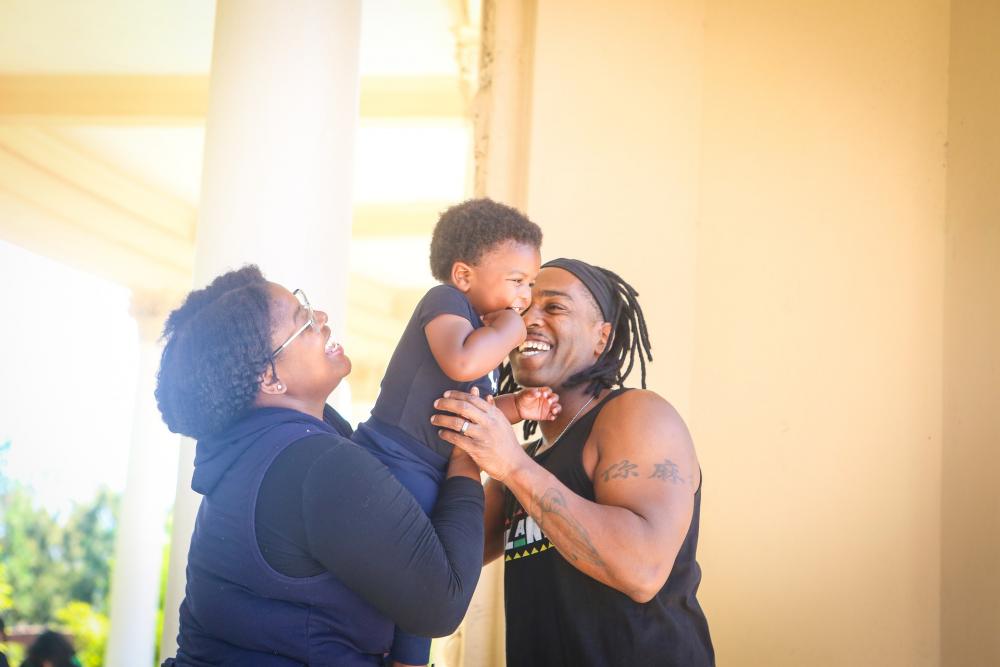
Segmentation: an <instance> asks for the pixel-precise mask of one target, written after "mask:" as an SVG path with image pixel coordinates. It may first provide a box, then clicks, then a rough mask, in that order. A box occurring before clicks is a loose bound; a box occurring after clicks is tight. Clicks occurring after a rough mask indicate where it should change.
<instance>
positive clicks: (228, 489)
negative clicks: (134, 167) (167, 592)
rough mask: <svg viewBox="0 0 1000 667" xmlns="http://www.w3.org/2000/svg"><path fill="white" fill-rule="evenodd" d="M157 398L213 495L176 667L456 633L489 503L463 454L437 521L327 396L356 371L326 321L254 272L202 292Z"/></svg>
mask: <svg viewBox="0 0 1000 667" xmlns="http://www.w3.org/2000/svg"><path fill="white" fill-rule="evenodd" d="M164 338H165V340H166V346H165V347H164V350H163V358H162V360H161V364H160V373H159V378H158V384H157V388H156V398H157V402H158V404H159V407H160V411H161V413H162V414H163V419H164V421H165V422H166V424H167V426H168V427H169V428H170V430H171V431H174V432H175V433H182V434H184V435H187V436H190V437H192V438H196V439H197V440H198V445H197V453H196V456H195V471H194V476H193V478H192V481H191V485H192V487H193V488H194V490H195V491H197V492H199V493H201V494H202V495H203V496H204V498H203V500H202V504H201V508H200V509H199V512H198V519H197V522H196V524H195V530H194V535H193V537H192V540H191V549H190V552H189V555H188V568H187V589H186V593H185V599H184V601H183V603H182V604H181V608H180V632H179V634H178V652H177V659H176V664H177V666H178V667H181V666H188V665H191V666H197V667H200V666H201V665H234V666H235V665H240V666H241V667H246V666H249V667H256V666H268V667H270V666H275V667H278V666H281V667H285V666H292V665H373V664H374V665H379V664H383V660H384V656H385V654H386V652H387V651H388V649H389V646H390V644H391V643H392V634H393V624H394V623H395V624H396V625H398V626H400V627H401V628H403V629H404V630H406V631H408V632H411V633H413V634H416V635H422V636H442V635H446V634H448V633H450V632H452V631H453V630H454V629H455V627H457V625H458V623H459V622H460V621H461V619H462V617H463V616H464V614H465V610H466V609H467V607H468V604H469V601H470V598H471V596H472V592H473V590H474V589H475V586H476V582H477V580H478V578H479V571H480V566H481V559H482V548H483V527H482V512H483V491H482V487H481V485H480V481H479V470H478V468H477V467H476V466H475V465H474V464H473V463H472V462H471V460H470V459H469V458H468V457H467V456H463V455H461V454H460V453H457V454H456V455H454V456H453V457H452V459H451V463H450V467H449V470H448V478H447V479H446V481H445V483H444V485H443V486H442V487H441V493H440V496H439V498H438V501H437V504H436V506H435V509H434V511H433V512H432V513H431V515H430V517H429V518H428V517H427V516H426V515H425V514H424V513H423V512H422V511H421V509H420V506H419V505H418V504H417V502H416V501H415V500H414V498H413V497H412V496H411V495H410V494H409V493H408V492H407V491H406V490H405V489H404V488H403V487H402V486H400V484H399V482H397V481H396V479H395V478H394V477H393V476H392V474H391V473H390V472H389V471H388V469H387V468H386V467H385V466H384V465H382V464H381V463H379V462H378V461H377V460H376V459H375V458H374V457H372V456H371V455H370V454H369V453H368V452H366V451H364V450H363V449H361V448H359V447H358V446H356V445H354V444H353V443H352V442H350V441H349V440H348V439H347V437H348V436H349V435H350V434H351V428H350V426H349V425H348V424H347V422H345V421H344V419H343V418H342V417H340V415H338V414H337V413H336V412H335V411H334V410H333V409H332V408H330V407H329V406H328V405H326V398H327V397H328V396H329V395H330V392H332V391H333V389H334V388H335V387H336V386H337V385H338V384H339V383H340V381H341V380H342V379H343V378H344V377H345V376H346V375H347V374H348V373H350V371H351V362H350V360H349V359H348V358H347V356H346V355H345V354H344V351H343V349H342V348H341V347H340V345H338V344H336V343H332V342H331V341H330V328H329V327H328V326H327V316H326V314H325V313H323V312H322V311H318V310H313V309H312V307H311V305H310V304H309V301H308V299H307V298H306V296H305V294H303V293H302V292H301V291H300V290H296V291H295V292H294V293H293V292H289V291H288V290H287V289H285V288H284V287H282V286H280V285H277V284H274V283H269V282H267V281H266V280H265V279H264V277H263V276H262V275H261V273H260V271H259V269H257V267H255V266H248V267H245V268H243V269H240V270H239V271H233V272H230V273H226V274H224V275H222V276H219V277H218V278H216V279H215V280H214V281H213V282H212V284H211V285H209V286H208V287H207V288H205V289H202V290H198V291H195V292H192V293H191V294H190V295H189V296H188V297H187V299H186V301H185V302H184V305H182V306H181V307H180V308H179V309H177V310H175V311H174V312H173V313H171V315H170V317H169V319H168V320H167V324H166V328H165V331H164Z"/></svg>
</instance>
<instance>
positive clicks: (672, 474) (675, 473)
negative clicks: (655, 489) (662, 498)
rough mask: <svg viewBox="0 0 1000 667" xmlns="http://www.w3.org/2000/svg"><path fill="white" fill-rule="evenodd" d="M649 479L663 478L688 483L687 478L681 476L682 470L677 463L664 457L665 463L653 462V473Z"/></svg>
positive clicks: (677, 482)
mask: <svg viewBox="0 0 1000 667" xmlns="http://www.w3.org/2000/svg"><path fill="white" fill-rule="evenodd" d="M649 479H662V480H663V481H665V482H671V483H673V484H686V483H687V480H686V479H684V478H683V477H682V476H681V470H680V468H679V467H677V464H676V463H674V462H673V461H671V460H670V459H664V460H663V463H654V464H653V474H652V475H650V476H649Z"/></svg>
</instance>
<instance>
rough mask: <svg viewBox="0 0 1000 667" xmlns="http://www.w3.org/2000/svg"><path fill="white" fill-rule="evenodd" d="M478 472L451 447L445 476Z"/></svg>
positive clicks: (474, 476) (474, 475)
mask: <svg viewBox="0 0 1000 667" xmlns="http://www.w3.org/2000/svg"><path fill="white" fill-rule="evenodd" d="M479 473H480V470H479V466H477V465H476V462H475V461H473V460H472V457H471V456H469V455H468V454H466V453H465V452H464V451H463V450H462V449H461V448H459V447H454V448H452V450H451V459H450V460H449V461H448V473H447V475H446V477H469V478H471V479H474V480H476V481H477V482H479V481H482V480H481V478H480V476H479ZM400 664H402V663H400Z"/></svg>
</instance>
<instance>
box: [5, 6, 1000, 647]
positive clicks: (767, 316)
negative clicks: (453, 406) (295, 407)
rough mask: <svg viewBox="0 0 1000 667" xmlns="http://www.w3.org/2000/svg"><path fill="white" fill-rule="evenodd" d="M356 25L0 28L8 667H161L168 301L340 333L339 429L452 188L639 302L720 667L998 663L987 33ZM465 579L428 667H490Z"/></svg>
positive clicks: (409, 300) (480, 12) (423, 261)
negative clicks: (696, 512)
mask: <svg viewBox="0 0 1000 667" xmlns="http://www.w3.org/2000/svg"><path fill="white" fill-rule="evenodd" d="M358 1H360V3H361V7H362V16H361V19H360V27H358V26H359V23H358V22H356V21H355V20H354V18H355V17H354V15H353V14H352V15H351V17H350V20H341V19H342V18H343V17H342V16H339V15H335V14H333V12H336V11H341V8H345V7H346V8H349V9H350V8H353V7H355V6H356V4H355V3H353V2H351V0H343V2H341V1H339V0H338V1H337V2H329V3H326V2H322V1H313V2H304V1H303V2H295V3H277V2H268V0H225V1H223V0H219V1H218V2H217V3H213V2H209V1H206V0H93V1H91V2H86V3H83V2H63V1H57V0H0V313H2V315H0V351H2V352H0V354H2V357H0V359H2V365H0V379H2V382H0V484H2V488H0V493H2V501H3V504H2V506H0V509H2V514H3V516H2V521H0V525H2V534H0V549H2V551H3V553H0V610H6V611H3V613H4V617H5V618H6V620H7V621H8V624H9V627H10V626H12V627H13V628H14V629H15V635H16V636H14V637H12V641H11V644H10V649H11V651H12V652H15V651H17V650H18V646H19V645H20V644H19V642H22V641H26V640H28V639H30V637H31V636H32V634H33V633H37V632H38V631H39V629H40V628H41V627H43V625H51V626H54V627H59V628H60V629H62V630H64V631H67V632H69V633H71V634H72V635H73V637H74V640H75V641H76V642H77V645H78V647H79V648H80V649H81V659H82V660H83V662H84V664H85V665H86V666H87V667H94V666H96V665H99V664H101V662H102V660H103V659H104V656H105V642H106V645H107V648H108V651H107V655H108V656H110V657H109V658H108V660H107V663H106V664H107V667H120V666H127V667H133V665H136V664H139V665H146V664H147V663H149V664H152V662H153V661H152V656H153V655H154V651H155V649H154V647H153V646H152V645H153V644H154V643H155V641H157V639H156V638H159V637H161V636H162V637H163V640H162V641H163V644H164V646H163V647H162V649H163V652H164V654H168V653H170V652H171V651H172V649H173V646H171V644H170V643H171V642H172V638H173V637H175V636H176V610H177V605H178V603H179V600H180V596H181V595H182V592H183V579H184V566H185V564H186V550H185V539H187V538H188V537H189V536H190V532H191V525H192V523H193V514H194V511H195V509H196V507H197V498H196V497H194V494H193V493H192V492H191V490H190V488H189V485H188V484H187V481H188V480H187V479H186V478H185V476H186V475H189V474H190V458H191V456H190V454H191V450H190V445H191V443H189V442H180V443H178V439H177V438H175V437H173V436H171V435H170V434H167V433H165V432H164V429H163V428H162V424H161V422H160V420H159V417H158V415H157V413H156V409H155V405H153V404H152V399H151V396H152V378H153V374H154V373H155V368H156V363H155V362H156V355H157V353H158V350H157V347H156V342H155V341H156V337H157V333H158V328H159V327H160V326H161V322H162V318H163V316H164V315H165V314H166V312H167V311H168V310H169V308H170V306H171V305H173V304H174V303H175V302H176V300H177V299H179V298H180V297H181V296H182V295H183V294H184V293H185V292H186V291H187V290H189V289H190V288H191V287H192V286H195V285H196V284H197V285H201V284H204V283H205V282H207V281H208V280H209V279H210V278H211V277H212V276H214V275H217V274H218V273H219V272H220V271H222V270H223V269H224V268H227V267H228V266H229V265H231V264H234V263H239V262H242V261H245V258H246V257H247V256H252V257H259V258H261V259H260V261H261V264H262V265H263V269H264V270H265V272H266V273H268V274H269V275H270V276H271V277H272V278H275V279H276V280H277V281H278V282H282V283H287V282H294V283H295V284H290V285H288V286H289V287H302V288H303V289H306V290H307V291H308V292H309V295H310V298H311V299H312V300H313V301H314V302H315V303H316V304H317V305H323V306H326V307H327V308H328V309H329V310H331V312H332V313H333V314H334V315H335V316H336V317H337V318H339V319H338V321H339V324H338V326H337V330H336V331H335V335H336V336H337V337H338V338H340V339H341V340H342V341H343V342H344V343H345V346H346V348H347V350H348V352H349V354H350V356H351V358H352V360H353V362H354V371H353V373H352V374H351V376H350V378H349V379H350V392H349V393H346V392H344V393H340V394H339V395H338V394H336V393H335V399H336V401H337V404H338V407H340V408H342V409H343V410H344V411H345V412H346V413H349V416H350V418H351V420H352V421H354V422H357V421H358V420H360V419H363V418H364V416H365V414H366V412H367V410H368V409H369V406H370V405H371V403H372V401H373V400H374V397H375V396H376V393H377V391H378V383H379V381H380V379H381V376H382V372H383V370H384V367H385V364H386V362H387V360H388V359H389V356H390V354H391V351H392V349H393V346H394V345H395V342H396V339H397V337H398V334H399V332H400V330H401V328H402V326H403V323H404V322H405V320H406V319H407V318H408V317H409V315H410V312H411V309H412V307H413V304H414V303H415V301H416V299H417V298H418V296H419V295H420V294H422V293H423V292H424V290H425V289H426V288H427V287H428V286H429V285H430V284H431V278H430V275H429V270H428V267H427V246H428V235H429V233H430V231H431V229H432V227H433V225H434V222H435V220H436V218H437V215H438V213H439V212H440V211H441V210H442V209H443V208H445V207H446V206H447V205H449V204H452V203H454V202H456V201H459V200H461V199H464V198H466V197H468V196H471V195H473V194H477V195H488V196H490V197H493V198H495V199H500V200H502V201H504V202H506V203H509V204H512V205H515V206H517V207H519V208H521V209H523V210H524V211H526V212H527V213H528V215H529V216H531V218H532V219H534V220H535V221H537V222H538V223H539V224H540V225H541V226H542V229H543V231H544V234H545V240H544V244H543V247H542V256H543V258H545V259H548V258H552V257H554V256H577V257H581V258H583V259H586V260H588V261H591V262H593V263H597V264H601V265H605V266H608V267H609V268H613V269H615V270H616V271H618V272H619V273H621V274H622V275H623V277H625V278H626V279H627V280H628V281H629V282H630V283H631V284H632V285H634V286H635V288H636V289H637V290H638V292H639V293H640V301H641V303H642V305H643V309H644V311H645V313H646V320H647V323H648V325H649V332H650V335H651V338H652V345H653V353H654V357H655V362H654V363H653V364H652V365H651V367H650V369H649V375H648V383H649V387H650V388H652V389H653V390H655V391H656V392H658V393H659V394H661V395H662V396H664V397H666V398H667V399H668V400H670V401H671V402H672V403H673V404H674V405H675V406H676V407H677V409H678V411H679V412H680V414H681V415H683V416H684V418H685V420H686V422H687V424H688V426H689V427H690V430H691V432H692V435H693V438H694V442H695V444H696V448H697V450H698V456H699V462H700V464H701V468H702V471H703V479H704V480H705V483H704V495H703V499H702V502H703V504H702V515H701V524H700V535H699V548H698V559H699V562H700V563H701V565H702V567H703V571H704V578H703V580H702V586H701V588H700V590H699V592H698V597H699V600H700V601H701V603H702V605H703V607H704V608H705V610H706V614H707V616H708V620H709V624H710V627H711V630H712V635H713V642H714V644H715V648H716V650H717V655H718V656H719V664H722V665H767V666H768V667H772V666H774V667H800V666H802V665H809V666H810V667H811V666H813V665H816V666H827V665H866V666H872V667H886V666H893V667H897V666H898V667H912V666H914V665H921V666H925V667H938V666H940V665H945V666H947V667H951V666H952V665H955V666H960V667H966V665H977V666H978V665H993V664H1000V640H998V638H1000V633H998V632H997V628H998V627H1000V606H998V605H997V602H996V601H997V599H1000V512H998V511H997V508H998V507H1000V486H998V485H997V484H996V481H995V476H996V474H995V472H996V470H997V469H1000V447H997V443H998V442H1000V418H998V415H1000V410H998V409H997V396H1000V373H998V372H997V369H998V368H1000V346H998V345H997V340H1000V290H998V289H997V286H998V285H1000V224H998V221H1000V188H998V187H997V184H996V182H997V173H998V169H1000V85H998V82H997V72H1000V49H998V48H997V45H998V44H1000V3H997V2H995V1H991V2H982V1H981V0H905V1H897V2H891V1H890V2H877V3H872V2H844V0H810V1H809V2H801V1H798V0H784V1H780V0H741V1H740V2H725V1H720V0H636V1H634V2H627V3H613V2H607V0H509V1H508V0H481V1H480V0H395V1H390V0H358ZM286 7H295V8H296V9H297V11H293V10H291V9H288V10H287V11H286V10H285V8H286ZM310 11H312V12H326V14H324V17H323V18H324V20H322V21H317V22H313V23H310V22H309V17H310V16H313V14H310V13H309V12H310ZM285 31H290V32H285ZM289 35H292V36H293V37H294V36H295V35H309V36H311V37H312V38H313V40H312V41H310V40H305V39H303V40H301V43H302V44H303V45H304V46H303V48H302V49H301V50H298V49H294V48H289V47H291V46H295V44H291V41H292V38H290V37H288V36H289ZM356 41H359V43H360V47H359V49H355V47H354V44H355V42H356ZM223 44H226V45H229V46H228V47H227V48H221V46H220V45H223ZM345 45H346V46H345ZM229 47H232V48H229ZM309 49H315V51H310V50H309ZM338 49H339V50H338ZM314 52H318V53H323V54H327V55H326V56H324V57H318V58H310V57H309V55H310V54H312V53H314ZM358 53H360V56H359V57H360V62H359V63H355V62H354V58H355V57H356V56H357V55H358ZM220 54H221V55H220ZM330 54H337V57H329V55H330ZM286 56H287V58H286ZM295 58H299V59H300V60H298V61H296V60H294V59H295ZM275 72H278V73H280V74H281V75H282V76H275V75H274V73H275ZM279 93H286V94H279ZM348 98H349V99H350V103H349V104H348V103H346V102H345V100H346V99H348ZM299 100H308V104H298V105H297V104H296V103H297V102H298V101H299ZM355 109H357V114H356V115H355V114H354V111H355ZM258 111H259V112H260V113H257V112H258ZM312 111H315V112H314V113H312V114H311V115H310V113H311V112H312ZM289 119H292V121H290V120H289ZM234 128H235V129H234ZM230 130H232V131H230ZM234 137H235V139H233V138H234ZM331 137H333V138H331ZM338 142H339V143H338ZM348 144H350V145H351V146H352V148H351V149H350V150H351V154H352V155H353V158H351V157H350V156H349V155H348V152H347V149H346V148H344V149H343V150H340V151H338V150H331V149H330V146H331V145H332V146H334V147H344V146H347V145H348ZM286 146H287V147H288V150H285V148H286ZM316 146H320V147H321V148H322V150H315V147H316ZM247 155H249V159H244V158H245V156H247ZM349 200H350V201H349ZM320 209H322V210H320ZM289 211H292V212H293V213H292V214H289V213H288V212H289ZM327 223H332V224H327ZM310 225H311V226H310ZM320 238H323V239H336V241H335V242H330V241H319V240H318V239H320ZM306 260H308V261H306ZM311 276H315V279H314V278H313V277H311ZM630 384H633V385H634V384H638V378H637V377H636V376H634V375H633V376H632V377H631V378H630ZM175 483H176V484H175ZM172 500H173V501H174V502H173V504H171V501H172ZM170 507H172V508H173V509H172V511H170V513H169V514H168V508H170ZM171 521H172V522H173V523H172V525H171V524H170V522H171ZM168 536H171V540H170V541H169V545H168V542H167V537H168ZM116 541H117V544H118V547H116V546H115V545H116ZM118 554H121V555H118ZM168 555H169V557H168ZM167 562H169V563H171V567H170V568H169V573H168V572H167V568H166V567H165V566H166V563H167ZM112 565H113V567H112ZM499 565H500V566H502V563H501V564H499ZM501 574H502V569H501V567H496V566H490V567H488V568H486V569H485V570H484V572H483V575H482V577H481V579H480V586H479V588H478V589H477V593H476V597H475V598H474V600H473V602H472V604H471V606H470V610H469V613H468V614H467V616H466V621H465V623H464V624H463V627H462V629H461V631H460V633H459V634H458V635H456V636H455V637H452V638H451V639H449V640H447V641H446V642H442V643H439V644H438V645H436V646H435V651H436V653H435V660H436V662H437V663H438V666H439V667H480V666H481V665H499V664H503V656H504V630H503V616H504V614H503V585H502V577H501ZM116 582H118V584H117V585H116ZM164 607H166V608H168V612H169V613H166V614H163V615H162V616H161V618H160V619H156V618H155V617H154V616H155V611H156V609H157V608H160V609H163V608H164ZM116 610H118V611H117V612H116ZM109 611H110V615H109ZM116 613H117V614H118V615H119V618H118V620H117V621H116V620H115V615H116ZM109 622H110V625H111V629H110V632H109V630H108V624H109ZM159 622H162V624H163V625H162V632H161V630H160V628H159V627H154V626H157V623H159ZM171 623H173V624H174V625H173V627H171ZM133 640H134V644H129V643H128V642H129V641H133ZM116 647H117V648H116ZM116 651H117V654H116ZM139 655H142V656H144V657H143V658H142V659H137V658H135V656H139ZM147 657H148V658H150V659H149V660H147V659H146V658H147Z"/></svg>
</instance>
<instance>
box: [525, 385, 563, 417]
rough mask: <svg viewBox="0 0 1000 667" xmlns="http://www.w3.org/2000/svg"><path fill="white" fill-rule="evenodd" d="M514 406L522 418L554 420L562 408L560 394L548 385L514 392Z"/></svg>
mask: <svg viewBox="0 0 1000 667" xmlns="http://www.w3.org/2000/svg"><path fill="white" fill-rule="evenodd" d="M514 408H515V409H516V410H517V416H518V417H520V418H521V419H530V420H532V421H536V422H544V421H552V420H553V419H555V418H556V415H558V414H559V412H560V411H561V410H562V406H561V405H559V394H556V393H555V392H553V391H552V390H551V389H549V388H548V387H529V388H525V389H520V390H518V391H517V392H515V393H514Z"/></svg>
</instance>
